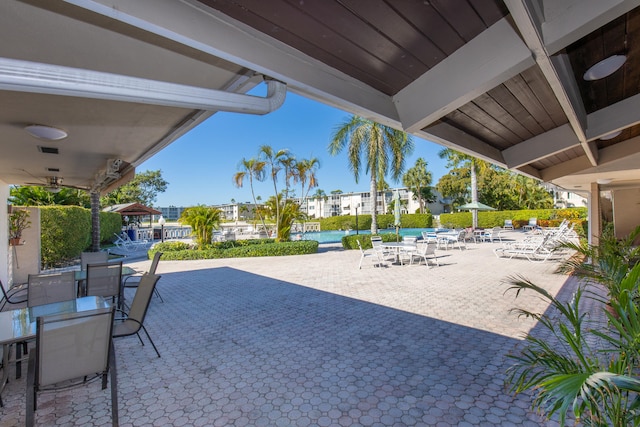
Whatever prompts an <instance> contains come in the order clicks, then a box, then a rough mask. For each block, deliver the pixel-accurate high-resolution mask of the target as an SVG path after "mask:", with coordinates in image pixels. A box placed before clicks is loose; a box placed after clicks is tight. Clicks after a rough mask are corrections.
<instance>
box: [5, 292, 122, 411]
mask: <svg viewBox="0 0 640 427" xmlns="http://www.w3.org/2000/svg"><path fill="white" fill-rule="evenodd" d="M110 306H111V304H110V303H109V302H108V301H107V300H105V299H104V298H102V297H96V296H93V297H82V298H77V299H75V300H70V301H62V302H54V303H51V304H45V305H38V306H34V307H24V308H18V309H15V310H8V311H3V312H0V345H2V367H3V369H2V382H0V396H1V395H2V391H3V390H4V387H5V385H6V384H7V380H8V379H9V369H8V368H9V350H10V346H11V345H12V344H16V343H20V342H23V341H28V340H31V339H34V338H35V337H36V319H37V318H38V317H40V316H52V315H61V314H75V313H80V312H83V311H91V310H95V309H98V308H107V307H110ZM0 402H1V400H0Z"/></svg>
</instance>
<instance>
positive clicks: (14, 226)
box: [9, 209, 31, 246]
mask: <svg viewBox="0 0 640 427" xmlns="http://www.w3.org/2000/svg"><path fill="white" fill-rule="evenodd" d="M30 225H31V221H29V211H28V210H26V209H15V210H13V211H12V212H11V214H9V244H10V245H12V246H16V245H19V244H20V241H21V239H22V232H23V231H24V230H25V229H26V228H29V226H30Z"/></svg>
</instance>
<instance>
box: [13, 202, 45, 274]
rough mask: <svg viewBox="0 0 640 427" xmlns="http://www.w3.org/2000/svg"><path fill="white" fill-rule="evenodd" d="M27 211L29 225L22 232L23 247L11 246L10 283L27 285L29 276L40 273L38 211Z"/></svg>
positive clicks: (34, 209) (29, 209)
mask: <svg viewBox="0 0 640 427" xmlns="http://www.w3.org/2000/svg"><path fill="white" fill-rule="evenodd" d="M20 209H27V210H28V211H29V213H30V216H29V221H31V225H30V226H29V228H27V229H25V230H24V231H23V232H22V240H23V241H24V244H23V245H20V246H11V247H10V251H11V254H10V257H12V261H13V274H12V278H11V282H10V283H27V280H28V279H29V274H37V273H40V258H41V256H40V209H38V208H20Z"/></svg>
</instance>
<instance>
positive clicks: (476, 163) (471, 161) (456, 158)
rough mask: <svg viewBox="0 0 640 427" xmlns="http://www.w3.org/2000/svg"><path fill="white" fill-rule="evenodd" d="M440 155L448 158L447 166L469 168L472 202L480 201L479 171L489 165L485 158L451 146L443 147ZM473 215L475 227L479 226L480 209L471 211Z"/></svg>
mask: <svg viewBox="0 0 640 427" xmlns="http://www.w3.org/2000/svg"><path fill="white" fill-rule="evenodd" d="M438 157H440V158H441V159H447V160H448V161H449V163H448V164H447V167H456V168H457V167H463V168H467V169H469V171H470V174H471V203H477V202H478V173H482V172H483V171H484V170H486V169H487V168H488V167H489V164H488V163H487V162H485V161H483V160H480V159H476V158H475V157H472V156H470V155H468V154H463V153H460V152H458V151H455V150H452V149H451V148H443V149H442V150H440V152H439V153H438ZM471 217H472V218H473V221H472V222H473V228H477V227H478V211H477V210H476V209H473V210H472V211H471Z"/></svg>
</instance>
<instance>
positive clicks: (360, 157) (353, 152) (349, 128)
mask: <svg viewBox="0 0 640 427" xmlns="http://www.w3.org/2000/svg"><path fill="white" fill-rule="evenodd" d="M344 148H347V153H348V161H349V167H350V169H351V171H352V172H353V175H354V178H355V181H356V183H358V179H359V177H360V172H365V173H368V174H369V175H370V186H369V188H370V192H371V233H374V234H375V233H377V232H378V220H377V212H376V209H377V205H378V193H377V190H378V181H384V178H385V176H386V175H387V173H389V172H391V177H392V179H394V180H395V181H397V180H398V179H399V178H400V176H401V175H402V172H403V171H404V162H405V158H406V157H407V156H408V155H410V154H411V153H412V152H413V139H412V138H411V137H410V136H408V135H407V134H406V133H404V132H402V131H399V130H396V129H393V128H390V127H388V126H384V125H381V124H379V123H375V122H373V121H371V120H368V119H365V118H362V117H359V116H352V117H351V118H350V119H348V120H347V121H345V122H344V123H342V124H340V125H339V126H338V127H337V128H336V129H335V131H334V133H333V135H332V137H331V142H330V143H329V147H328V149H329V154H331V155H332V156H335V155H337V154H338V153H340V152H341V151H342V150H343V149H344ZM363 163H364V164H363Z"/></svg>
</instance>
